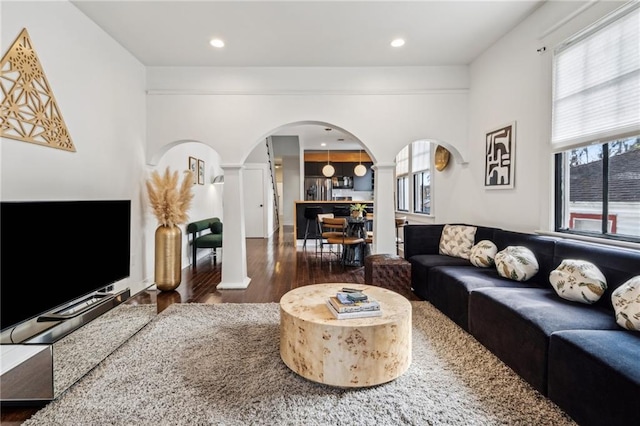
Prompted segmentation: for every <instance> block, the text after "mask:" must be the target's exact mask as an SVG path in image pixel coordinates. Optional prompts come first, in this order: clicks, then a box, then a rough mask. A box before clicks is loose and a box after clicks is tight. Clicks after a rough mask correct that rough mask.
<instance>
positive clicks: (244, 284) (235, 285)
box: [216, 277, 251, 290]
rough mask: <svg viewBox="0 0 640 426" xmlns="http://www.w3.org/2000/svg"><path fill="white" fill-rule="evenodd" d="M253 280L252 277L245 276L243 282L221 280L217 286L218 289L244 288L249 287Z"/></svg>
mask: <svg viewBox="0 0 640 426" xmlns="http://www.w3.org/2000/svg"><path fill="white" fill-rule="evenodd" d="M250 282H251V278H249V277H244V279H243V280H242V282H239V283H235V282H221V283H220V284H218V285H217V286H216V288H217V289H218V290H244V289H246V288H247V287H249V283H250Z"/></svg>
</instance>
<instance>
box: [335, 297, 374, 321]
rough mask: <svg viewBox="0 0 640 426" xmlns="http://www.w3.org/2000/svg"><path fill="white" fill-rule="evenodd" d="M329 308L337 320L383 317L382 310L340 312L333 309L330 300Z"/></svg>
mask: <svg viewBox="0 0 640 426" xmlns="http://www.w3.org/2000/svg"><path fill="white" fill-rule="evenodd" d="M327 308H328V309H329V311H330V312H331V313H332V314H333V316H334V317H336V318H337V319H353V318H368V317H379V316H382V310H381V309H369V310H364V311H356V312H338V311H336V309H335V308H334V307H333V304H332V303H331V301H330V300H327Z"/></svg>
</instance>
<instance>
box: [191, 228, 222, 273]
mask: <svg viewBox="0 0 640 426" xmlns="http://www.w3.org/2000/svg"><path fill="white" fill-rule="evenodd" d="M187 233H189V234H190V235H191V237H190V238H189V244H191V250H192V253H193V255H192V258H191V267H192V268H193V269H196V263H197V262H196V260H197V258H196V253H197V250H198V249H200V248H208V249H213V264H214V265H216V263H217V262H216V260H217V259H216V254H217V253H216V251H217V250H216V249H218V248H222V222H221V221H220V219H219V218H217V217H212V218H210V219H204V220H199V221H196V222H191V223H189V224H188V225H187Z"/></svg>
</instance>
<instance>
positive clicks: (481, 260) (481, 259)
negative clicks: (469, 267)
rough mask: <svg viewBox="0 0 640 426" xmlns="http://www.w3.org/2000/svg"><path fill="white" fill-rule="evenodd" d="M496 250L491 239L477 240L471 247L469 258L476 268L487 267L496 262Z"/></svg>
mask: <svg viewBox="0 0 640 426" xmlns="http://www.w3.org/2000/svg"><path fill="white" fill-rule="evenodd" d="M497 252H498V247H496V245H495V244H494V243H493V242H492V241H489V240H482V241H478V243H477V244H476V245H475V246H473V247H471V255H470V256H469V260H470V261H471V263H472V264H473V265H474V266H477V267H478V268H489V267H491V266H493V265H495V264H496V262H495V257H496V253H497Z"/></svg>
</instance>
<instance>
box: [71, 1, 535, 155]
mask: <svg viewBox="0 0 640 426" xmlns="http://www.w3.org/2000/svg"><path fill="white" fill-rule="evenodd" d="M543 2H544V0H542V1H540V0H536V1H533V0H527V1H525V0H511V1H509V0H496V1H484V0H468V1H459V0H447V1H434V0H431V1H416V0H414V1H362V0H361V1H341V0H324V1H266V0H263V1H242V0H236V1H215V0H200V1H186V0H177V1H165V0H156V1H148V0H134V1H117V0H108V1H96V0H72V3H73V4H75V5H76V6H77V7H78V9H80V10H81V11H82V12H83V13H84V14H85V15H87V16H88V17H89V18H90V19H91V20H93V21H94V22H95V23H96V24H97V25H99V26H100V27H102V28H103V29H104V30H105V31H106V32H107V33H108V34H109V35H110V36H111V37H112V38H114V39H115V40H116V41H118V42H119V43H120V44H121V45H122V46H123V47H124V48H125V49H127V50H128V51H129V52H131V53H132V54H133V55H134V56H135V57H136V58H138V60H140V61H141V62H142V63H143V64H144V65H146V66H177V67H180V66H242V67H318V66H332V67H364V66H437V65H466V64H469V63H470V62H472V61H473V60H474V59H475V58H476V57H477V56H478V55H480V54H481V53H482V52H483V51H484V50H485V49H487V48H488V47H489V46H491V45H492V44H493V43H494V42H495V41H496V40H498V39H499V38H500V37H501V36H502V35H504V34H505V33H506V32H508V31H509V30H510V29H512V28H513V27H514V26H516V25H517V24H518V23H519V22H521V21H522V20H523V19H524V18H525V17H526V16H528V15H529V14H531V13H532V12H533V11H534V10H535V9H537V8H538V7H539V6H540V5H542V3H543ZM214 37H217V38H221V39H223V40H224V41H225V43H226V45H225V47H223V48H222V49H216V48H213V47H211V46H210V45H209V40H210V39H212V38H214ZM396 37H402V38H404V39H405V40H406V44H405V45H404V46H403V47H400V48H392V47H391V46H390V42H391V40H392V39H394V38H396ZM277 134H281V135H292V134H298V135H300V138H301V140H303V143H304V146H305V148H306V149H326V148H325V147H321V146H320V143H321V142H323V141H324V142H330V145H329V147H330V148H332V149H340V147H342V149H352V148H354V147H355V148H358V147H359V143H358V142H357V141H356V142H353V140H352V139H351V138H350V137H349V136H347V135H340V134H339V132H338V131H337V130H334V131H332V132H331V133H330V134H329V132H325V130H324V127H321V126H317V125H306V126H298V127H297V128H287V129H286V130H284V131H281V132H278V133H277ZM340 137H343V138H345V139H346V141H345V142H343V143H342V144H341V145H335V144H334V141H335V139H338V138H340ZM327 138H328V140H327ZM350 140H351V142H350Z"/></svg>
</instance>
